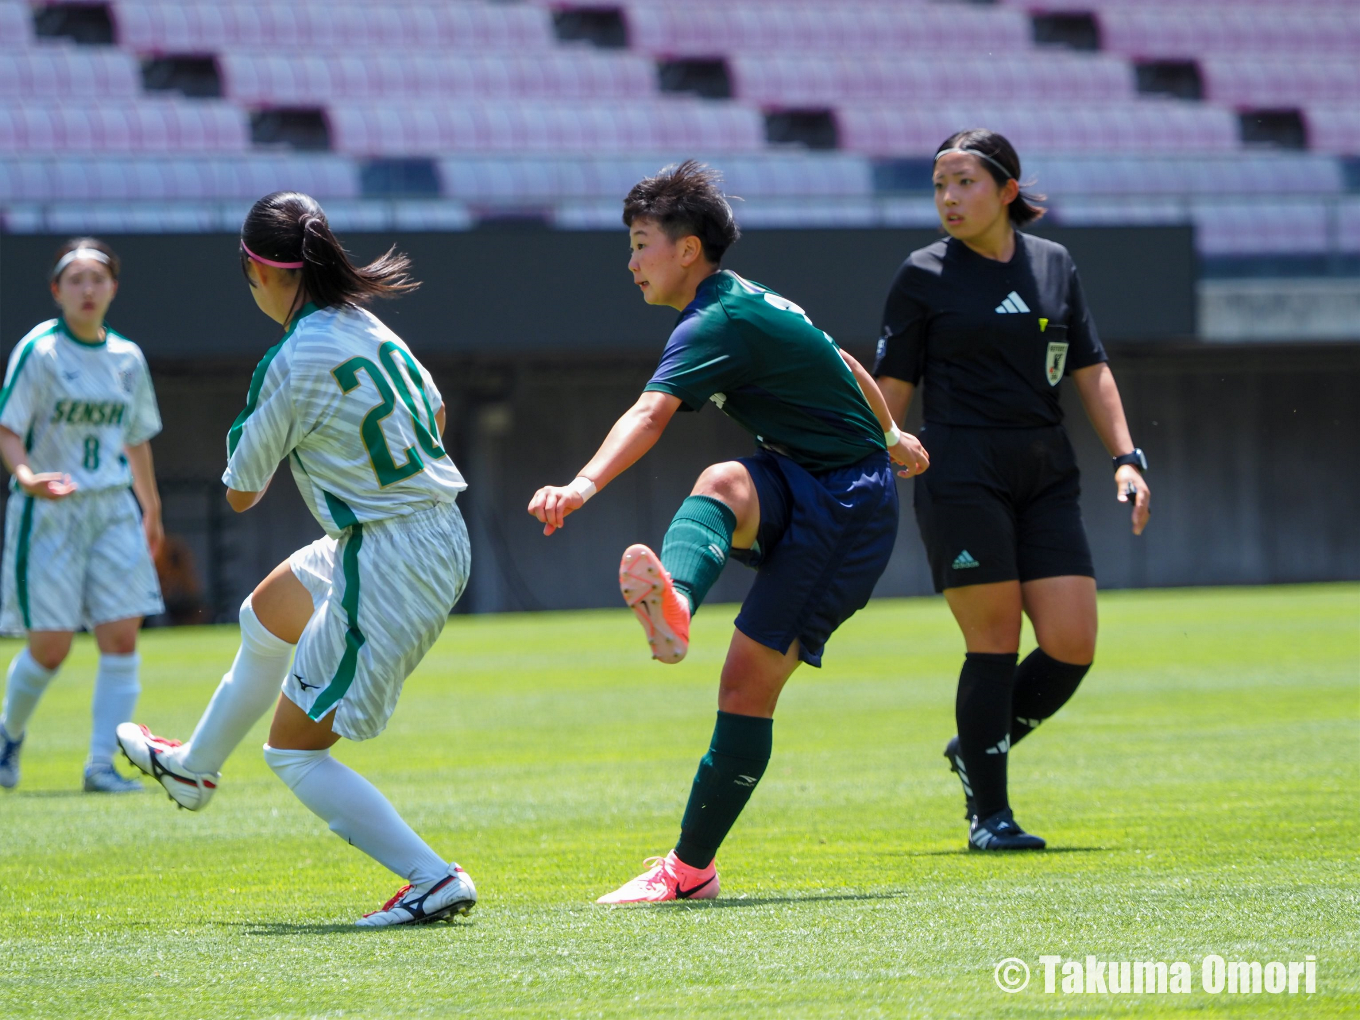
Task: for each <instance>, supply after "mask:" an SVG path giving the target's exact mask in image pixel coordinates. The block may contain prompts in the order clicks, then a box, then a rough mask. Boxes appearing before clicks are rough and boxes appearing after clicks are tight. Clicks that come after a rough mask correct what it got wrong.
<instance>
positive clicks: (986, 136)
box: [935, 128, 1048, 227]
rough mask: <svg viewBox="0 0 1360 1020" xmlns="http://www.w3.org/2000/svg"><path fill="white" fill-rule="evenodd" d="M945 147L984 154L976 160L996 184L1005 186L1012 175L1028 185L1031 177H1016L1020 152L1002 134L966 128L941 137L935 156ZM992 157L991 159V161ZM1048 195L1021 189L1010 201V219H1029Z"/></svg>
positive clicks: (1017, 222)
mask: <svg viewBox="0 0 1360 1020" xmlns="http://www.w3.org/2000/svg"><path fill="white" fill-rule="evenodd" d="M945 149H972V150H974V151H975V152H980V153H982V155H984V156H986V157H988V158H986V159H980V160H978V162H979V163H981V164H982V166H983V169H985V170H986V171H987V172H988V173H989V174H991V175H992V179H993V180H994V181H996V183H997V184H999V185H1001V186H1003V187H1004V186H1005V184H1006V182H1007V181H1009V180H1012V179H1014V180H1015V182H1016V183H1017V184H1019V185H1020V187H1021V188H1022V189H1023V188H1028V187H1032V186H1033V184H1034V182H1033V181H1021V180H1020V155H1019V153H1017V152H1016V151H1015V146H1014V145H1012V144H1011V143H1010V140H1009V139H1008V138H1007V137H1006V136H1005V135H999V134H997V133H996V132H995V131H988V130H987V129H986V128H969V129H968V130H967V131H960V132H958V133H957V134H952V135H950V136H949V137H948V138H946V139H945V140H944V142H943V143H942V144H941V145H940V147H939V148H938V149H936V150H935V158H936V159H939V157H940V153H942V152H944V150H945ZM993 161H995V162H993ZM1047 197H1048V196H1046V195H1039V194H1035V193H1032V192H1026V191H1023V190H1022V191H1021V192H1020V193H1019V194H1018V195H1016V196H1015V201H1014V202H1012V203H1011V204H1010V208H1009V212H1010V217H1011V222H1012V223H1014V224H1015V225H1016V226H1017V227H1022V226H1024V225H1025V224H1026V223H1033V222H1034V221H1035V220H1037V219H1039V218H1040V217H1041V216H1043V214H1044V213H1045V212H1047V211H1048V210H1047V209H1045V208H1044V207H1043V206H1041V205H1039V203H1040V202H1042V201H1044V200H1045V199H1046V198H1047Z"/></svg>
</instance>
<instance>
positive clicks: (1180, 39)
mask: <svg viewBox="0 0 1360 1020" xmlns="http://www.w3.org/2000/svg"><path fill="white" fill-rule="evenodd" d="M1097 19H1098V21H1099V24H1100V36H1101V42H1102V45H1103V46H1104V48H1105V49H1107V50H1109V51H1111V52H1113V53H1120V54H1123V55H1124V56H1128V57H1138V58H1178V59H1185V60H1191V59H1194V58H1195V57H1198V56H1202V55H1206V54H1211V53H1213V54H1217V53H1223V54H1241V53H1244V52H1260V53H1275V54H1287V53H1293V54H1299V55H1308V56H1312V55H1316V54H1322V53H1333V54H1337V55H1339V56H1344V55H1346V54H1354V53H1355V52H1357V50H1360V8H1357V7H1356V6H1355V5H1350V6H1341V5H1337V6H1331V7H1318V8H1309V7H1306V6H1304V5H1302V4H1280V5H1279V6H1277V7H1275V6H1272V7H1265V6H1238V5H1232V4H1227V3H1217V4H1199V3H1196V4H1193V5H1191V4H1181V5H1176V6H1172V5H1169V4H1168V5H1166V6H1162V7H1153V6H1148V5H1142V4H1140V5H1137V6H1132V5H1130V6H1106V7H1103V8H1102V9H1101V10H1100V11H1099V12H1098V14H1097Z"/></svg>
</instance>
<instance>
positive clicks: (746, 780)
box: [732, 776, 760, 786]
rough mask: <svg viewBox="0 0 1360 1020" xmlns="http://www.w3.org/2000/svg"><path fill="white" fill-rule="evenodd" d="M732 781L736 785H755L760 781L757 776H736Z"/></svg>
mask: <svg viewBox="0 0 1360 1020" xmlns="http://www.w3.org/2000/svg"><path fill="white" fill-rule="evenodd" d="M732 782H734V783H736V784H737V785H738V786H755V785H756V783H758V782H760V778H759V777H758V776H737V778H736V779H734V780H732Z"/></svg>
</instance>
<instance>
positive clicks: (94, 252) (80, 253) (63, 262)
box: [52, 248, 109, 280]
mask: <svg viewBox="0 0 1360 1020" xmlns="http://www.w3.org/2000/svg"><path fill="white" fill-rule="evenodd" d="M76 259H94V260H95V261H96V262H102V263H104V265H106V266H107V265H108V264H109V257H108V256H107V255H105V254H104V253H103V252H102V251H100V250H99V249H98V248H75V249H73V250H71V251H68V252H67V253H66V254H65V255H63V256H62V257H61V258H60V259H59V260H58V261H57V266H56V268H55V269H53V270H52V279H54V280H55V279H56V278H57V277H59V276H60V275H61V272H62V270H63V269H65V268H66V267H67V266H69V265H70V264H71V263H72V262H74V261H75V260H76Z"/></svg>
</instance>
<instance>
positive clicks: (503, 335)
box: [0, 226, 1195, 359]
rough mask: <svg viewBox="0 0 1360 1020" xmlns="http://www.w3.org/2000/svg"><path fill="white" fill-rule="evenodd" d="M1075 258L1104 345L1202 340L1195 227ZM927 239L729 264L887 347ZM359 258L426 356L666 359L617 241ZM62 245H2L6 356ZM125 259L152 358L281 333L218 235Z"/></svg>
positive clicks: (518, 239)
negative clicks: (408, 261)
mask: <svg viewBox="0 0 1360 1020" xmlns="http://www.w3.org/2000/svg"><path fill="white" fill-rule="evenodd" d="M1040 232H1042V233H1044V234H1045V235H1046V236H1050V237H1052V238H1053V239H1054V240H1057V241H1060V242H1061V243H1063V244H1065V245H1067V247H1068V248H1069V249H1071V251H1072V253H1073V256H1074V258H1075V259H1076V262H1077V265H1078V266H1079V267H1080V269H1081V273H1082V280H1083V283H1084V284H1085V287H1086V291H1087V294H1088V297H1089V300H1090V303H1091V307H1092V310H1093V311H1094V313H1095V316H1096V321H1097V323H1099V326H1100V331H1101V334H1102V336H1104V337H1105V338H1106V339H1108V340H1113V341H1118V340H1138V341H1149V340H1168V339H1183V338H1185V337H1189V336H1192V335H1194V333H1195V256H1194V245H1193V238H1192V235H1191V231H1190V229H1189V228H1186V227H1146V228H1145V227H1089V228H1088V227H1068V228H1061V227H1051V228H1044V229H1043V230H1042V231H1040ZM938 236H939V235H938V233H937V232H935V231H931V230H760V231H752V232H750V233H749V234H747V235H746V236H745V237H744V238H743V239H742V240H741V241H740V242H739V243H738V244H737V245H736V247H735V248H733V249H732V252H731V254H730V255H729V257H728V260H727V264H728V265H729V266H730V267H731V268H732V269H734V270H736V271H737V272H739V273H742V274H743V275H745V276H748V277H750V278H751V279H754V280H758V281H760V282H762V283H764V284H766V285H767V286H770V287H773V288H775V289H776V290H778V291H780V292H782V293H783V294H785V295H786V296H788V297H789V298H790V299H792V300H794V301H796V302H798V303H799V304H800V305H802V306H803V307H804V308H805V309H806V310H807V312H808V314H809V315H810V316H811V317H812V320H813V321H814V322H816V323H817V325H818V326H820V327H821V328H822V329H825V330H826V331H827V332H828V333H830V334H831V335H832V336H834V337H836V339H838V340H839V341H840V342H841V343H843V344H845V345H847V346H848V347H851V348H852V349H856V348H857V349H861V350H862V349H867V348H868V347H869V345H871V344H872V343H873V341H874V339H875V338H876V337H877V335H878V326H879V316H880V314H881V313H882V310H883V298H884V296H885V295H886V293H887V290H888V284H889V283H890V282H891V281H892V277H893V274H894V273H895V272H896V270H897V267H898V265H899V264H900V263H901V262H902V260H903V259H904V258H905V257H906V255H907V254H908V253H909V252H910V251H912V250H913V249H914V248H918V247H921V246H922V245H925V244H929V243H930V242H931V241H933V240H935V239H936V238H937V237H938ZM343 239H344V240H345V241H346V242H347V243H349V245H350V246H351V248H352V249H353V250H354V252H355V253H356V255H358V256H362V257H365V258H369V257H372V256H374V255H377V254H378V253H380V252H381V251H383V250H384V249H385V248H386V247H387V245H389V244H393V243H395V244H396V245H397V246H398V247H399V248H400V249H401V250H403V251H406V252H408V253H409V254H410V255H411V257H412V260H413V262H414V264H415V271H416V275H417V277H418V278H419V279H421V280H423V281H424V286H423V287H422V288H421V290H420V291H418V292H417V293H416V294H414V295H412V296H410V297H408V298H405V299H403V300H401V301H398V302H394V303H392V304H383V305H380V306H378V307H377V308H376V309H375V310H376V311H377V312H378V313H379V314H380V315H381V316H382V317H383V318H384V319H385V320H386V321H387V322H388V323H389V324H390V325H391V326H392V327H393V328H394V329H395V330H396V331H397V332H398V333H400V334H401V335H402V336H403V337H404V338H405V339H406V341H407V342H408V343H409V344H410V345H411V347H412V348H413V349H414V350H415V351H417V353H419V354H420V355H421V356H432V355H440V354H472V353H486V352H498V353H504V352H506V351H509V350H514V351H516V352H522V353H530V352H545V351H563V350H564V349H570V350H578V351H584V350H594V351H606V350H608V351H639V352H640V351H647V352H652V351H656V350H658V349H659V347H660V344H661V343H662V342H663V341H664V339H665V336H666V333H667V332H668V330H669V328H670V324H671V323H672V322H673V321H674V313H673V312H672V311H670V310H669V309H658V308H650V307H648V306H647V305H645V304H643V303H642V301H641V300H640V299H639V297H638V294H637V289H636V288H635V287H634V286H633V284H632V281H631V279H630V278H629V275H628V273H627V262H628V239H627V235H626V234H625V233H624V231H623V228H622V226H620V228H619V230H618V231H582V232H568V231H553V230H548V229H546V228H543V227H541V226H530V227H518V228H510V227H499V228H494V229H482V230H476V231H471V232H467V233H456V234H431V233H412V234H401V235H386V234H384V235H381V236H378V235H372V234H350V233H346V234H344V235H343ZM62 240H64V238H56V237H43V236H25V235H0V345H2V346H3V347H4V349H5V350H6V351H8V350H9V348H11V347H13V345H14V344H15V343H16V342H17V341H18V339H19V338H20V337H21V336H23V334H24V332H25V331H27V330H28V328H29V327H30V326H32V325H33V324H34V323H35V322H39V321H41V320H43V319H46V318H48V317H50V316H51V314H52V302H51V300H50V298H49V296H48V293H47V282H46V281H47V272H48V269H49V268H50V266H51V264H52V253H53V252H54V250H55V249H56V247H57V245H58V244H59V243H60V242H61V241H62ZM106 240H108V241H109V242H110V243H111V244H112V245H113V246H114V248H115V249H116V250H117V251H118V253H119V254H120V255H121V256H122V260H123V267H124V268H123V280H122V284H121V287H120V292H119V295H118V300H117V302H116V303H115V304H114V306H113V309H112V312H111V314H110V317H109V321H110V322H111V323H112V324H113V326H114V328H116V329H118V330H120V331H122V332H123V333H125V334H127V335H128V336H129V337H131V338H132V339H134V340H136V341H137V342H138V343H139V344H141V345H142V348H143V350H145V351H146V353H147V355H148V357H152V358H158V359H159V358H192V359H198V358H205V357H207V358H214V357H258V356H259V355H260V354H261V353H263V351H264V350H265V349H266V348H267V347H268V346H269V345H270V344H271V343H273V341H274V339H275V338H276V337H277V334H278V330H277V329H276V328H275V327H274V326H273V324H272V323H270V322H269V321H268V320H267V319H265V318H264V317H263V316H262V315H261V314H260V313H259V311H257V310H256V308H255V306H254V303H253V302H252V301H251V299H250V295H249V293H248V291H247V289H246V285H245V281H244V280H243V279H242V276H241V273H240V270H239V268H238V265H237V263H238V255H237V240H236V238H235V237H234V236H230V235H222V234H208V235H204V234H192V235H188V234H186V235H173V234H171V235H145V234H141V235H125V236H106Z"/></svg>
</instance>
